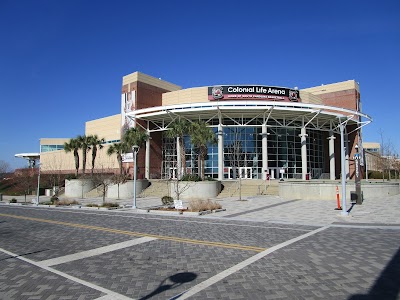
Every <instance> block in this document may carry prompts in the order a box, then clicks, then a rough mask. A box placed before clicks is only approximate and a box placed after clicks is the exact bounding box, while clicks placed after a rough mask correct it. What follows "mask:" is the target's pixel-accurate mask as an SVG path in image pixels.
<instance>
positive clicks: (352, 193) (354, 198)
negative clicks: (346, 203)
mask: <svg viewBox="0 0 400 300" xmlns="http://www.w3.org/2000/svg"><path fill="white" fill-rule="evenodd" d="M357 198H358V195H357V193H356V192H355V191H350V201H351V204H356V203H357Z"/></svg>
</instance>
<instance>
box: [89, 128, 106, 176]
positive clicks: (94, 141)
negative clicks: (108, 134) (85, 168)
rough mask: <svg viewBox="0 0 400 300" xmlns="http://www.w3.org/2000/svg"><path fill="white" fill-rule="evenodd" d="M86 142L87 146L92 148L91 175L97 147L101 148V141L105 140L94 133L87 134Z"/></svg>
mask: <svg viewBox="0 0 400 300" xmlns="http://www.w3.org/2000/svg"><path fill="white" fill-rule="evenodd" d="M88 142H89V146H90V147H91V148H92V171H91V172H92V176H93V170H94V162H95V160H96V156H97V150H98V149H102V148H103V147H104V146H103V143H104V142H105V139H104V138H101V139H99V137H98V136H97V134H95V135H90V136H88Z"/></svg>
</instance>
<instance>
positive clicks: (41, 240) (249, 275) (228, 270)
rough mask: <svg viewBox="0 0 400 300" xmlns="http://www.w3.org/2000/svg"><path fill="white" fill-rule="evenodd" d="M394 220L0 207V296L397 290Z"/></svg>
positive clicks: (259, 295)
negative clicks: (307, 220)
mask: <svg viewBox="0 0 400 300" xmlns="http://www.w3.org/2000/svg"><path fill="white" fill-rule="evenodd" d="M399 247H400V228H399V227H389V226H388V227H385V226H362V225H334V224H331V225H327V226H302V225H291V224H273V223H270V222H268V223H267V222H251V221H240V220H233V219H229V218H220V219H207V218H201V217H193V218H190V217H180V216H176V217H172V216H157V215H146V214H135V213H132V212H117V211H81V210H68V209H57V208H37V207H33V206H0V299H18V300H20V299H101V300H106V299H186V298H189V299H352V300H358V299H400V294H399V292H400V249H399Z"/></svg>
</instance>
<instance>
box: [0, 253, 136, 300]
mask: <svg viewBox="0 0 400 300" xmlns="http://www.w3.org/2000/svg"><path fill="white" fill-rule="evenodd" d="M0 251H1V252H3V253H5V254H8V255H10V256H12V257H13V258H16V259H19V260H22V261H24V262H26V263H29V264H31V265H34V266H36V267H39V268H41V269H44V270H46V271H49V272H51V273H54V274H57V275H59V276H62V277H64V278H67V279H69V280H72V281H74V282H77V283H79V284H82V285H84V286H87V287H89V288H91V289H94V290H96V291H99V292H102V293H104V294H107V295H108V296H110V298H109V299H114V300H132V298H129V297H126V296H124V295H121V294H118V293H116V292H113V291H111V290H108V289H106V288H103V287H101V286H98V285H95V284H93V283H90V282H87V281H85V280H82V279H79V278H76V277H74V276H71V275H68V274H66V273H63V272H60V271H58V270H56V269H53V268H51V267H47V266H43V265H42V264H41V263H40V262H36V261H33V260H30V259H28V258H25V257H22V256H19V255H18V254H15V253H12V252H10V251H7V250H5V249H3V248H0Z"/></svg>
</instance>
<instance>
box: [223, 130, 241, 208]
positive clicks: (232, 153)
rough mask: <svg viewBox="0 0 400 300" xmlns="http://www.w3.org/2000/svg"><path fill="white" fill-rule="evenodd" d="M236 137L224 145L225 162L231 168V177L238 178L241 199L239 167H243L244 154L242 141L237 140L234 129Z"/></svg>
mask: <svg viewBox="0 0 400 300" xmlns="http://www.w3.org/2000/svg"><path fill="white" fill-rule="evenodd" d="M235 135H236V138H235V139H234V141H233V142H232V143H231V144H230V145H228V146H226V147H225V151H224V153H225V155H226V159H227V162H228V163H229V165H230V166H231V168H232V178H234V179H238V183H239V184H238V187H239V200H242V174H241V172H240V167H243V166H244V165H243V162H244V160H245V154H244V152H243V146H242V142H241V141H240V140H239V134H238V132H237V131H235Z"/></svg>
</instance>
